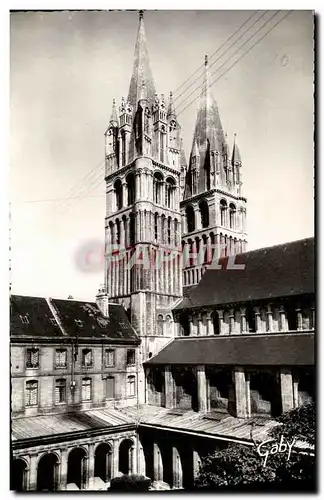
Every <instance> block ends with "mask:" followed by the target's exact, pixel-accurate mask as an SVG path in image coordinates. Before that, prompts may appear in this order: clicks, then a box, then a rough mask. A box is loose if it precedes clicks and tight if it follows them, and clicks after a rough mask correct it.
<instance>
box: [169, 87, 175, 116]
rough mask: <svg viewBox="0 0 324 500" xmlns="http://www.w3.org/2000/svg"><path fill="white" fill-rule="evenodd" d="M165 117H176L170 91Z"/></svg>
mask: <svg viewBox="0 0 324 500" xmlns="http://www.w3.org/2000/svg"><path fill="white" fill-rule="evenodd" d="M167 117H168V118H176V111H175V105H174V102H173V96H172V92H170V100H169V106H168V113H167Z"/></svg>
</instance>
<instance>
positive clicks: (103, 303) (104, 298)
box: [96, 285, 109, 318]
mask: <svg viewBox="0 0 324 500" xmlns="http://www.w3.org/2000/svg"><path fill="white" fill-rule="evenodd" d="M96 304H97V306H98V307H99V309H100V311H101V312H102V314H103V316H105V317H106V318H108V316H109V304H108V294H107V292H106V290H105V287H104V285H100V287H99V290H98V293H97V295H96Z"/></svg>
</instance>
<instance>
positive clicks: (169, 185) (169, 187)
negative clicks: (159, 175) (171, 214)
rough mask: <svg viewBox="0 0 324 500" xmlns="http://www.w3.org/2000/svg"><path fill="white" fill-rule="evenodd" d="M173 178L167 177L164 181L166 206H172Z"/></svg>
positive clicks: (173, 193)
mask: <svg viewBox="0 0 324 500" xmlns="http://www.w3.org/2000/svg"><path fill="white" fill-rule="evenodd" d="M175 187H176V186H175V180H174V179H173V178H172V177H168V178H167V180H166V182H165V204H166V206H167V207H168V208H174V195H175Z"/></svg>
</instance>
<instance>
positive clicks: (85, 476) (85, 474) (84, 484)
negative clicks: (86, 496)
mask: <svg viewBox="0 0 324 500" xmlns="http://www.w3.org/2000/svg"><path fill="white" fill-rule="evenodd" d="M89 465H90V457H89V456H88V457H84V458H83V459H82V466H81V470H82V479H81V490H88V489H89V487H90V483H89Z"/></svg>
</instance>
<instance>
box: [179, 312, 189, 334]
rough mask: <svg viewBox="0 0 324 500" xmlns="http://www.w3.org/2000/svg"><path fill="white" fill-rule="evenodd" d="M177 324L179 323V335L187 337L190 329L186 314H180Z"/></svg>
mask: <svg viewBox="0 0 324 500" xmlns="http://www.w3.org/2000/svg"><path fill="white" fill-rule="evenodd" d="M179 323H180V334H181V335H182V336H184V337H188V336H189V335H190V328H189V318H188V316H187V314H185V313H182V314H181V316H180V318H179Z"/></svg>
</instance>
